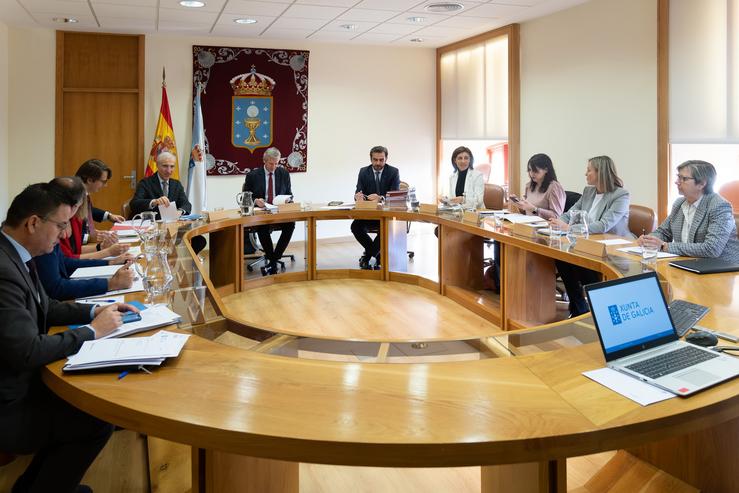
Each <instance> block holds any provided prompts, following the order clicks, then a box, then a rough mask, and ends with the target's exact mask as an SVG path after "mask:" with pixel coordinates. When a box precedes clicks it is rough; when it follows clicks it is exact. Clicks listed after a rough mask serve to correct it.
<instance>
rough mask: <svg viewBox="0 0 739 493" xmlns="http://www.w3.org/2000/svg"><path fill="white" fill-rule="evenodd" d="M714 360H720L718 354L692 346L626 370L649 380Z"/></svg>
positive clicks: (631, 366) (647, 360)
mask: <svg viewBox="0 0 739 493" xmlns="http://www.w3.org/2000/svg"><path fill="white" fill-rule="evenodd" d="M713 358H718V354H714V353H711V352H708V351H703V350H700V349H698V348H695V347H692V346H685V347H682V348H680V349H676V350H674V351H670V352H669V353H664V354H660V355H659V356H655V357H654V358H649V359H645V360H644V361H639V362H638V363H634V364H633V365H628V366H627V367H626V368H628V369H629V370H631V371H635V372H636V373H640V374H642V375H645V376H647V377H649V378H659V377H663V376H665V375H669V374H670V373H674V372H676V371H680V370H682V369H684V368H687V367H689V366H693V365H696V364H698V363H701V362H703V361H708V360H709V359H713Z"/></svg>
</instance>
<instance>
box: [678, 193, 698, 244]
mask: <svg viewBox="0 0 739 493" xmlns="http://www.w3.org/2000/svg"><path fill="white" fill-rule="evenodd" d="M701 200H703V195H701V196H700V197H699V198H698V200H696V201H695V202H693V203H692V204H689V203H688V201H687V200H686V201H685V202H683V204H682V205H681V206H680V210H682V211H683V216H684V217H685V221H683V230H682V232H681V234H680V241H682V242H683V243H688V238H690V227H691V226H692V225H693V218H694V217H695V211H696V210H698V204H700V203H701Z"/></svg>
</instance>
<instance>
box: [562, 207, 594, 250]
mask: <svg viewBox="0 0 739 493" xmlns="http://www.w3.org/2000/svg"><path fill="white" fill-rule="evenodd" d="M588 236H589V233H588V213H587V211H580V210H575V211H570V225H569V229H568V230H567V239H568V240H570V243H571V244H572V245H574V244H575V243H577V240H578V238H587V237H588Z"/></svg>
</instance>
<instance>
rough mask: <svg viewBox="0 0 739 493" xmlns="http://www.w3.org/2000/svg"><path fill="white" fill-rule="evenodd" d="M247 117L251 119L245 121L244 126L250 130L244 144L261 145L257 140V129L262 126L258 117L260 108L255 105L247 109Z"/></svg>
mask: <svg viewBox="0 0 739 493" xmlns="http://www.w3.org/2000/svg"><path fill="white" fill-rule="evenodd" d="M246 115H247V116H248V117H249V118H245V119H244V125H245V126H246V128H247V129H248V130H249V136H248V137H247V138H246V139H244V144H246V145H259V144H260V141H259V139H258V138H257V128H259V125H260V124H261V122H260V120H259V118H258V116H259V108H257V107H256V106H255V105H253V104H252V105H251V106H249V107H248V108H247V109H246Z"/></svg>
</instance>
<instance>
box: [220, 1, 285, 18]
mask: <svg viewBox="0 0 739 493" xmlns="http://www.w3.org/2000/svg"><path fill="white" fill-rule="evenodd" d="M287 7H288V6H287V5H286V4H284V3H270V2H253V1H248V0H230V1H229V2H228V3H227V4H226V8H225V9H224V11H223V12H224V13H226V14H239V15H242V16H244V17H255V16H260V15H265V16H273V17H277V16H278V15H280V14H282V13H283V12H284V11H285V9H287Z"/></svg>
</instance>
